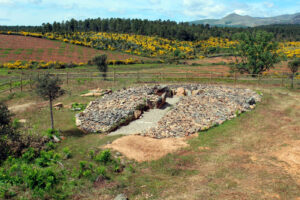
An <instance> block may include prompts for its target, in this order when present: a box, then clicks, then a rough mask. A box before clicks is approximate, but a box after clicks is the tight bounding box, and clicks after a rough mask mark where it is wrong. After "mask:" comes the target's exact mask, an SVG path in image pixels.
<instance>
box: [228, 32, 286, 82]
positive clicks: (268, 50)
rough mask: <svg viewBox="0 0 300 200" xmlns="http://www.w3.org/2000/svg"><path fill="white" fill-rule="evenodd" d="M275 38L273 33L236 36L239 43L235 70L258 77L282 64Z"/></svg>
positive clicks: (236, 51)
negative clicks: (277, 64) (275, 65)
mask: <svg viewBox="0 0 300 200" xmlns="http://www.w3.org/2000/svg"><path fill="white" fill-rule="evenodd" d="M273 38H274V37H273V34H272V33H268V32H265V31H257V32H253V33H245V32H243V33H239V34H236V35H235V39H236V40H237V41H238V42H239V43H238V44H237V45H236V48H235V49H234V54H235V56H236V64H235V65H234V70H236V71H238V72H240V73H248V74H252V75H253V76H256V75H258V74H261V73H262V72H264V71H267V70H269V69H271V68H272V67H274V64H275V63H278V62H280V55H279V54H278V53H277V50H278V43H277V42H274V41H273Z"/></svg>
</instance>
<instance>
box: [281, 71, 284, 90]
mask: <svg viewBox="0 0 300 200" xmlns="http://www.w3.org/2000/svg"><path fill="white" fill-rule="evenodd" d="M283 80H284V73H283V72H282V74H281V87H283Z"/></svg>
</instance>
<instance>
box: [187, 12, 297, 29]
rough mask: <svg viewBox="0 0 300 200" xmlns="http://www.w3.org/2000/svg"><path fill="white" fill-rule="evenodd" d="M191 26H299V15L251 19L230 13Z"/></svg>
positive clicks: (198, 21) (195, 22) (247, 16)
mask: <svg viewBox="0 0 300 200" xmlns="http://www.w3.org/2000/svg"><path fill="white" fill-rule="evenodd" d="M190 23H191V24H209V25H211V26H228V27H255V26H262V25H270V24H300V13H296V14H292V15H280V16H275V17H251V16H249V15H238V14H235V13H232V14H230V15H227V16H226V17H224V18H222V19H204V20H197V21H192V22H190Z"/></svg>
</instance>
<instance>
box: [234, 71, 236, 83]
mask: <svg viewBox="0 0 300 200" xmlns="http://www.w3.org/2000/svg"><path fill="white" fill-rule="evenodd" d="M234 86H236V72H234Z"/></svg>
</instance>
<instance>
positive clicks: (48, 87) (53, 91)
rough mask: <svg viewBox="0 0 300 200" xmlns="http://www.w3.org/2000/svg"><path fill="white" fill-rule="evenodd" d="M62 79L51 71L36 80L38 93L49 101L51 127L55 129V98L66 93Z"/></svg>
mask: <svg viewBox="0 0 300 200" xmlns="http://www.w3.org/2000/svg"><path fill="white" fill-rule="evenodd" d="M60 84H61V80H60V79H59V78H58V77H57V76H54V75H51V74H49V73H47V74H45V75H43V76H41V77H39V78H38V79H37V80H36V93H37V94H38V95H39V96H40V97H42V98H43V99H45V100H48V101H49V106H50V117H51V128H52V130H54V120H53V107H52V103H53V100H55V99H57V98H58V97H60V96H62V95H63V94H64V93H65V90H63V89H62V88H61V87H60Z"/></svg>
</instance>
